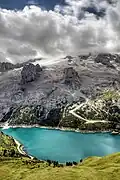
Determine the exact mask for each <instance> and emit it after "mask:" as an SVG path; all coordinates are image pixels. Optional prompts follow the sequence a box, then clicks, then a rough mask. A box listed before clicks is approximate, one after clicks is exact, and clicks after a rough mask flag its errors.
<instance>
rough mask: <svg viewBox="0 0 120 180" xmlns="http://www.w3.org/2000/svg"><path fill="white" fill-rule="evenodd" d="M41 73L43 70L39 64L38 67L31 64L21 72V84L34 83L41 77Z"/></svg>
mask: <svg viewBox="0 0 120 180" xmlns="http://www.w3.org/2000/svg"><path fill="white" fill-rule="evenodd" d="M41 71H42V68H41V67H40V65H39V64H37V65H36V66H35V65H33V64H31V63H29V64H27V65H25V66H24V67H23V69H22V71H21V78H22V79H21V83H22V84H26V83H28V82H32V81H34V80H35V79H36V78H37V77H38V76H39V73H40V72H41Z"/></svg>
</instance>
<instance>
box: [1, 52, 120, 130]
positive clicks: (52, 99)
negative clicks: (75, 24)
mask: <svg viewBox="0 0 120 180" xmlns="http://www.w3.org/2000/svg"><path fill="white" fill-rule="evenodd" d="M106 59H107V60H106ZM44 62H45V60H44ZM109 63H110V64H112V66H114V68H113V67H112V66H111V65H110V64H109ZM39 64H40V65H39ZM43 64H44V63H43ZM43 64H42V63H41V61H38V60H37V61H35V62H33V63H32V64H31V63H27V64H25V65H24V66H23V68H18V69H17V70H16V69H15V70H10V71H7V72H4V74H1V75H0V103H1V106H0V118H1V122H4V123H5V122H8V124H10V125H18V124H19V125H21V124H26V125H33V124H39V125H44V126H53V127H56V126H61V127H62V126H63V127H73V128H79V129H85V128H86V129H90V128H88V126H91V129H94V125H95V124H96V123H97V124H101V122H96V123H93V124H92V123H85V122H84V121H83V120H82V121H81V120H80V119H79V118H78V117H79V112H78V111H83V108H84V113H83V112H82V114H83V116H82V118H86V119H89V118H90V116H91V111H93V109H92V110H90V113H88V111H87V108H88V106H90V107H91V105H88V104H87V103H88V100H91V99H96V97H99V95H100V93H101V92H102V91H104V90H106V89H110V90H111V89H113V91H114V92H117V91H118V90H119V88H120V73H119V72H120V62H119V55H112V54H99V55H91V54H90V55H84V56H83V55H82V56H76V57H72V56H70V57H69V56H67V57H66V58H63V59H62V58H61V59H60V60H56V62H55V61H54V62H53V61H51V64H48V65H47V61H46V62H45V64H46V66H44V68H43ZM21 81H22V83H21ZM23 85H24V86H23ZM83 102H84V106H80V107H81V108H80V109H77V113H76V116H75V114H74V113H75V112H73V113H68V114H67V115H66V110H67V111H70V112H72V110H69V108H68V107H74V106H76V103H78V104H82V103H83ZM112 103H114V105H115V106H116V102H112ZM119 103H120V102H117V106H118V120H117V122H116V120H114V121H115V123H117V124H116V125H118V126H119ZM102 104H105V103H102ZM82 105H83V104H82ZM95 106H96V105H95ZM105 106H106V105H105ZM85 107H86V108H85ZM73 109H74V108H73ZM98 112H99V113H98ZM98 112H96V110H95V109H94V111H93V112H92V113H94V115H95V116H96V113H98V114H100V116H101V112H100V111H99V110H98ZM112 114H113V113H112ZM84 116H85V117H84ZM88 116H89V118H88ZM102 116H103V115H102ZM112 118H113V116H112ZM97 119H99V118H98V117H97ZM92 120H95V119H92ZM100 120H103V119H102V118H101V119H100ZM104 120H106V121H108V123H107V125H109V126H111V128H112V126H113V123H109V118H108V117H105V119H104ZM71 122H72V123H71ZM102 124H103V123H102ZM82 126H83V127H82ZM104 126H106V125H105V123H104ZM81 127H82V128H81ZM101 127H102V126H101ZM106 127H107V126H106ZM115 127H116V126H115ZM98 129H99V128H98ZM106 129H110V127H109V128H106Z"/></svg>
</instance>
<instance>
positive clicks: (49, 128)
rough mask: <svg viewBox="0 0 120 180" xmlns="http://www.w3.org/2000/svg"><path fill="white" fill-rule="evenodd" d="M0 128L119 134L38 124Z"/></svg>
mask: <svg viewBox="0 0 120 180" xmlns="http://www.w3.org/2000/svg"><path fill="white" fill-rule="evenodd" d="M0 127H1V128H4V129H8V128H41V129H48V130H59V131H66V132H67V131H68V132H70V131H71V132H78V133H82V134H94V133H111V134H112V135H120V132H119V131H117V130H114V129H110V130H103V131H102V130H98V131H95V130H94V131H90V130H80V129H74V128H65V127H51V126H40V125H38V124H35V125H24V124H23V125H14V126H7V127H4V126H0Z"/></svg>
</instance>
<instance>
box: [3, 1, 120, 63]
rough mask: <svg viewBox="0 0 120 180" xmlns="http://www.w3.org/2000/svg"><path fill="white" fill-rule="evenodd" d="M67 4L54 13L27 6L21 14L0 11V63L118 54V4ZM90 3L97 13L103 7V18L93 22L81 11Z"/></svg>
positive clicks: (119, 43) (119, 40) (93, 17)
mask: <svg viewBox="0 0 120 180" xmlns="http://www.w3.org/2000/svg"><path fill="white" fill-rule="evenodd" d="M66 2H67V3H68V5H67V6H56V7H55V10H54V11H47V10H42V9H41V8H40V7H37V6H30V7H28V6H26V7H25V8H24V9H23V10H21V11H20V10H19V11H13V10H6V9H0V61H5V60H8V61H11V62H14V63H17V62H20V61H25V60H28V59H29V58H32V57H36V56H37V55H38V54H41V56H59V55H66V54H76V53H79V54H80V53H84V52H91V51H92V52H95V51H97V52H101V51H111V52H115V51H118V52H119V51H120V33H119V32H120V13H119V12H120V3H119V2H118V3H117V4H116V5H114V6H111V5H110V4H109V3H108V1H106V0H92V1H91V0H66ZM91 2H92V4H93V5H94V6H95V7H96V8H97V9H98V10H99V9H101V8H105V9H106V15H105V16H104V17H102V18H99V19H96V16H95V15H94V14H90V13H88V12H85V11H83V9H82V8H83V7H89V6H92V5H91ZM60 12H62V13H63V14H61V13H60ZM80 13H82V15H81V14H80ZM79 15H81V19H80V20H79V19H78V17H79Z"/></svg>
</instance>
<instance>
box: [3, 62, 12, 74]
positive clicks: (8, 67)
mask: <svg viewBox="0 0 120 180" xmlns="http://www.w3.org/2000/svg"><path fill="white" fill-rule="evenodd" d="M14 67H15V65H14V64H12V63H9V62H2V63H1V62H0V72H5V71H8V70H12V69H14Z"/></svg>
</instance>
